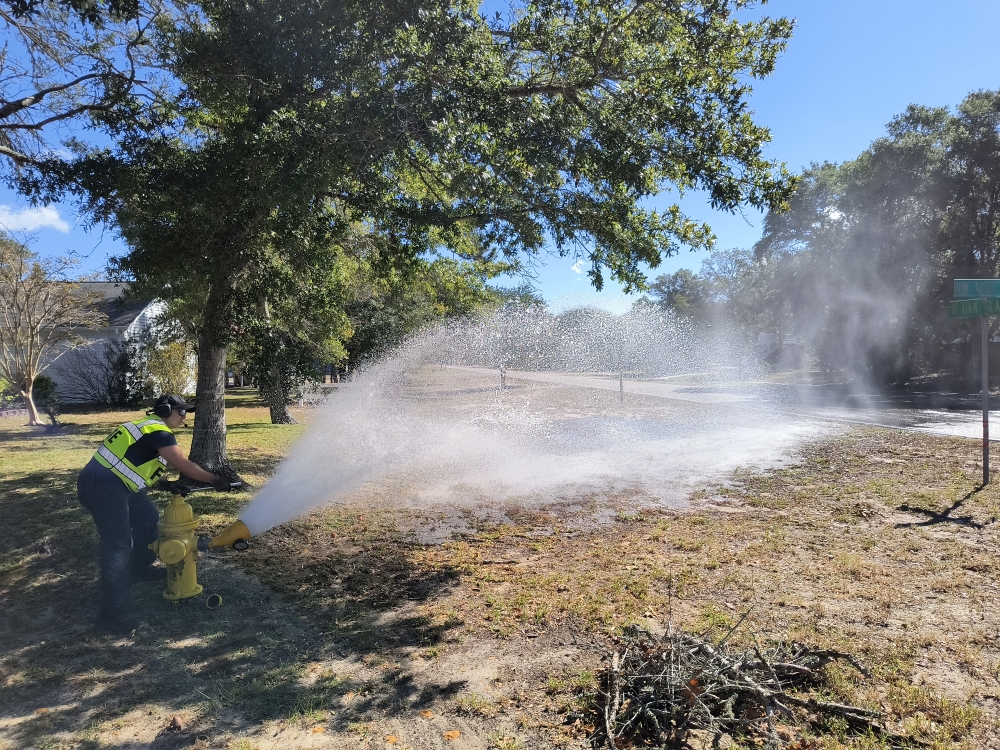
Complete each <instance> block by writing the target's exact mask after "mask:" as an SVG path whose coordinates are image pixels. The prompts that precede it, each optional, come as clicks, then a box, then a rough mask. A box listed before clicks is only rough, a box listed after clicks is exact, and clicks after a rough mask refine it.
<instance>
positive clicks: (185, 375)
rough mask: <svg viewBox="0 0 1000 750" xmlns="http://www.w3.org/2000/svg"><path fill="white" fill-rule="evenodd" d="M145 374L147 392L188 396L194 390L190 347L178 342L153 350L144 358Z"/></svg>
mask: <svg viewBox="0 0 1000 750" xmlns="http://www.w3.org/2000/svg"><path fill="white" fill-rule="evenodd" d="M146 373H147V377H148V386H147V388H146V389H145V390H146V391H147V392H149V393H151V394H161V393H176V394H178V395H190V394H191V393H192V392H193V388H194V363H193V361H192V354H191V349H190V347H188V346H187V345H186V344H184V343H183V342H180V341H171V342H169V343H165V344H162V345H161V346H157V347H155V348H153V349H152V350H151V351H150V352H149V353H148V355H147V358H146Z"/></svg>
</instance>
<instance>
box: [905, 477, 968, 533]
mask: <svg viewBox="0 0 1000 750" xmlns="http://www.w3.org/2000/svg"><path fill="white" fill-rule="evenodd" d="M983 489H985V485H982V484H981V485H979V486H978V487H976V488H975V489H972V490H970V491H969V492H967V493H965V495H963V496H962V497H960V498H959V499H958V500H956V501H955V502H954V503H952V504H951V505H950V506H949V507H947V508H945V509H944V510H943V511H940V512H938V511H934V510H928V509H927V508H920V507H915V506H912V505H909V504H908V503H903V504H902V505H900V506H899V510H901V511H903V512H904V513H917V514H920V515H924V516H927V520H926V521H918V522H914V523H897V524H896V528H897V529H910V528H917V527H920V526H934V525H936V524H939V523H955V524H959V525H960V526H968V527H969V528H972V529H981V528H983V524H981V523H979V522H978V521H975V520H973V518H972V516H953V515H952V513H954V512H955V511H956V510H958V509H959V508H961V507H962V505H963V504H964V503H965V502H966V501H967V500H971V499H972V498H973V497H974V496H975V495H977V494H978V493H979V492H981V491H982V490H983Z"/></svg>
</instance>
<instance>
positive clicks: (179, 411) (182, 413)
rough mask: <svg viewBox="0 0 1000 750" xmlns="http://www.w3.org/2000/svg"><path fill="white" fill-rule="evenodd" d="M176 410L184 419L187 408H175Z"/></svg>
mask: <svg viewBox="0 0 1000 750" xmlns="http://www.w3.org/2000/svg"><path fill="white" fill-rule="evenodd" d="M174 411H175V412H177V413H178V414H180V415H181V418H182V419H183V418H184V417H186V416H187V413H188V410H187V409H174Z"/></svg>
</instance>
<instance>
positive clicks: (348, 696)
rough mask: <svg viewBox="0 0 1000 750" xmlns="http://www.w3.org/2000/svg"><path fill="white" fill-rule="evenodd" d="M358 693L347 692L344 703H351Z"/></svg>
mask: <svg viewBox="0 0 1000 750" xmlns="http://www.w3.org/2000/svg"><path fill="white" fill-rule="evenodd" d="M356 695H357V693H355V692H354V691H351V692H350V693H345V694H344V697H343V698H342V700H343V701H344V703H350V702H351V701H352V700H354V696H356Z"/></svg>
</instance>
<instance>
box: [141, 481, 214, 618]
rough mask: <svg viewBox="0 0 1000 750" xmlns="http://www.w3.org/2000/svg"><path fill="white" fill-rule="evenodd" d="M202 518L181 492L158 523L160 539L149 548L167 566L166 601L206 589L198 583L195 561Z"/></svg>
mask: <svg viewBox="0 0 1000 750" xmlns="http://www.w3.org/2000/svg"><path fill="white" fill-rule="evenodd" d="M199 522H200V519H199V518H198V516H196V515H195V514H194V510H193V509H192V508H191V506H190V505H189V504H188V501H187V500H186V499H185V498H184V496H183V495H182V494H180V493H177V494H175V495H174V497H173V499H172V500H171V501H170V504H169V505H167V507H166V509H165V510H164V511H163V518H162V519H161V520H160V522H159V523H158V524H157V527H158V528H159V530H160V538H159V539H157V540H156V541H155V542H153V543H152V544H151V545H149V548H150V549H151V550H153V552H155V553H156V556H157V557H159V558H160V559H161V560H163V562H164V563H165V564H166V566H167V587H166V588H165V589H163V598H164V599H167V600H169V601H172V602H176V601H180V600H181V599H189V598H191V597H192V596H198V594H200V593H201V592H202V587H201V585H200V584H199V583H198V572H197V569H196V564H195V561H196V560H197V558H198V539H197V537H195V533H194V532H195V530H196V529H197V528H198V523H199Z"/></svg>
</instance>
